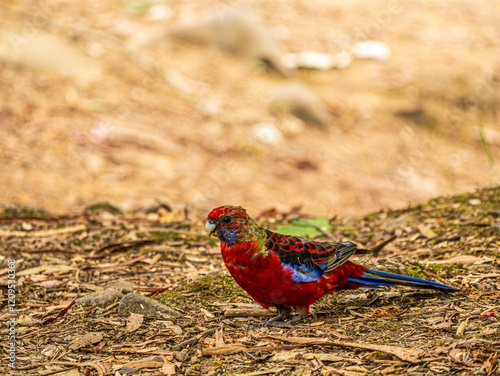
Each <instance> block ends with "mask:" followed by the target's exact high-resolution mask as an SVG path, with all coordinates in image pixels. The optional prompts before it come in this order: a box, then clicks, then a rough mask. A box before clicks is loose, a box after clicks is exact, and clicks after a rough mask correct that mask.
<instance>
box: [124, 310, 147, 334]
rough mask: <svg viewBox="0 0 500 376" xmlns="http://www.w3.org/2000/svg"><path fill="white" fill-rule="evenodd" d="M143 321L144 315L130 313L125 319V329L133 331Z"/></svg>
mask: <svg viewBox="0 0 500 376" xmlns="http://www.w3.org/2000/svg"><path fill="white" fill-rule="evenodd" d="M143 321H144V315H141V314H139V313H133V312H132V313H131V314H130V316H129V317H128V319H127V330H128V331H129V332H133V331H135V330H137V329H139V328H140V327H141V325H142V322H143Z"/></svg>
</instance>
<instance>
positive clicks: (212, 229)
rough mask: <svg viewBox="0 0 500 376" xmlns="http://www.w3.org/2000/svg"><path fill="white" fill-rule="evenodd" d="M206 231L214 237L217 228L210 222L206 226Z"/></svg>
mask: <svg viewBox="0 0 500 376" xmlns="http://www.w3.org/2000/svg"><path fill="white" fill-rule="evenodd" d="M205 230H207V235H208V236H212V235H213V233H214V232H215V231H217V226H216V225H215V224H214V223H210V221H207V224H206V225H205Z"/></svg>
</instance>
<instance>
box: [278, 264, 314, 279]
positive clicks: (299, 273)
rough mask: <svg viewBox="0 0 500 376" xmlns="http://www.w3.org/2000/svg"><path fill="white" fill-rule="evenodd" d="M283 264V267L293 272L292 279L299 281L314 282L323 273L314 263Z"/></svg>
mask: <svg viewBox="0 0 500 376" xmlns="http://www.w3.org/2000/svg"><path fill="white" fill-rule="evenodd" d="M281 265H283V268H285V269H288V270H290V271H291V272H292V279H293V280H294V282H297V283H306V282H314V281H317V280H318V279H319V277H321V276H322V275H323V273H322V272H321V271H320V270H319V269H318V268H317V267H314V266H313V265H306V264H300V265H297V264H295V265H293V264H284V263H282V264H281Z"/></svg>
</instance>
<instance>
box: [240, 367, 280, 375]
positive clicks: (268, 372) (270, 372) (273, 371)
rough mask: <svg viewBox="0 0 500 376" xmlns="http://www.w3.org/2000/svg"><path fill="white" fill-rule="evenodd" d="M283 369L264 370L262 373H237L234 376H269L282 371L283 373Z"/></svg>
mask: <svg viewBox="0 0 500 376" xmlns="http://www.w3.org/2000/svg"><path fill="white" fill-rule="evenodd" d="M285 370H286V368H285V367H280V368H270V369H265V370H263V371H255V372H250V373H237V374H235V375H234V376H260V375H269V374H272V373H280V372H282V371H285Z"/></svg>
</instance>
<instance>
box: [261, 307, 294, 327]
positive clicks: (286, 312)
mask: <svg viewBox="0 0 500 376" xmlns="http://www.w3.org/2000/svg"><path fill="white" fill-rule="evenodd" d="M276 308H277V309H278V313H279V315H278V316H275V317H273V318H272V319H269V320H267V321H265V322H264V324H265V325H268V326H272V325H270V324H273V323H274V324H276V323H277V322H280V321H285V320H286V319H287V318H288V316H290V312H291V311H292V310H291V309H290V308H288V307H285V306H276Z"/></svg>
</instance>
